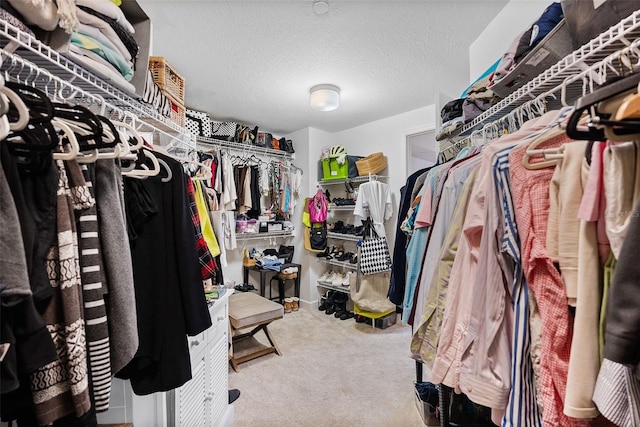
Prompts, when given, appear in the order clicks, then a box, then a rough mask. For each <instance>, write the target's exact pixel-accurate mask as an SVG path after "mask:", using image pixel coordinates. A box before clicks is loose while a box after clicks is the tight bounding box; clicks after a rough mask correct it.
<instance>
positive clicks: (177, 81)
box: [149, 56, 184, 105]
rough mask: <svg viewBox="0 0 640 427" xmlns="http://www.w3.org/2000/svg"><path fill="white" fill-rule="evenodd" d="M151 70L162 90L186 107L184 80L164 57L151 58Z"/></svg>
mask: <svg viewBox="0 0 640 427" xmlns="http://www.w3.org/2000/svg"><path fill="white" fill-rule="evenodd" d="M149 69H150V70H151V73H152V74H153V80H155V82H156V83H158V85H160V88H161V89H162V90H164V91H165V92H166V93H168V94H169V95H171V97H172V98H173V99H175V100H176V101H177V102H178V103H180V104H182V105H184V78H182V76H181V75H180V74H178V72H177V71H176V70H175V69H174V68H173V67H172V66H171V65H169V63H168V62H167V61H166V59H164V58H163V57H162V56H150V57H149Z"/></svg>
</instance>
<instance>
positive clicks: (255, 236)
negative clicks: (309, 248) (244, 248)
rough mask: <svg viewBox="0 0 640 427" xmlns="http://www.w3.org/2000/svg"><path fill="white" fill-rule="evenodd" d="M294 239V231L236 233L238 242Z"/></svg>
mask: <svg viewBox="0 0 640 427" xmlns="http://www.w3.org/2000/svg"><path fill="white" fill-rule="evenodd" d="M289 237H293V231H269V232H267V233H236V239H238V240H262V239H265V240H268V239H274V238H275V239H286V238H289Z"/></svg>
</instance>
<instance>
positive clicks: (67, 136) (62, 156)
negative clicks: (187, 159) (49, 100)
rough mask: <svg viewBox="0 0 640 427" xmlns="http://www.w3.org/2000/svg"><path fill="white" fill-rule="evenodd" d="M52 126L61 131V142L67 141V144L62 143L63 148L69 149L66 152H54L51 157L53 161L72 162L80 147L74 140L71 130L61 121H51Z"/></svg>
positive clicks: (74, 136)
mask: <svg viewBox="0 0 640 427" xmlns="http://www.w3.org/2000/svg"><path fill="white" fill-rule="evenodd" d="M52 124H53V125H54V126H55V127H57V128H58V129H60V130H62V133H63V139H62V140H61V141H64V140H66V141H68V144H64V143H62V146H63V147H69V150H68V151H66V152H62V153H59V152H54V153H53V154H52V157H53V159H54V160H73V159H76V157H77V156H78V153H79V152H80V146H79V144H78V140H77V139H76V135H75V133H74V132H73V130H71V128H70V127H69V126H67V124H66V123H64V121H62V120H57V119H53V121H52Z"/></svg>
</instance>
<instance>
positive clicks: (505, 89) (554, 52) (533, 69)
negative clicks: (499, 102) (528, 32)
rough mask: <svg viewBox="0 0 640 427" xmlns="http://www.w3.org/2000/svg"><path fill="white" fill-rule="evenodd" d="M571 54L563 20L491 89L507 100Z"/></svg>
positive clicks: (571, 44) (571, 49) (566, 29)
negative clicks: (513, 93)
mask: <svg viewBox="0 0 640 427" xmlns="http://www.w3.org/2000/svg"><path fill="white" fill-rule="evenodd" d="M571 52H573V43H572V41H571V36H570V34H569V29H568V28H567V24H566V20H564V19H563V20H562V21H560V23H559V24H558V25H556V27H555V28H554V29H553V30H551V31H550V32H549V34H547V36H546V37H545V38H544V39H542V41H541V42H540V43H539V44H538V45H537V46H536V47H534V48H533V50H532V51H531V52H529V53H528V54H527V56H525V57H524V58H522V60H520V63H518V65H516V66H515V68H514V69H513V70H511V71H510V72H509V74H507V75H506V76H505V77H504V78H503V79H501V80H500V81H498V82H496V83H495V84H494V85H493V86H491V87H490V88H489V89H491V90H492V91H493V93H495V94H496V95H498V96H499V97H501V98H506V97H507V96H509V95H510V94H511V93H512V92H514V91H516V90H517V89H519V88H521V87H522V86H524V85H525V84H526V83H528V82H530V81H531V80H533V79H534V78H536V77H537V76H538V75H539V74H541V73H542V72H544V71H545V70H547V69H549V68H551V67H552V66H553V65H555V64H556V63H557V62H558V61H560V60H561V59H562V58H564V57H565V56H567V55H568V54H570V53H571Z"/></svg>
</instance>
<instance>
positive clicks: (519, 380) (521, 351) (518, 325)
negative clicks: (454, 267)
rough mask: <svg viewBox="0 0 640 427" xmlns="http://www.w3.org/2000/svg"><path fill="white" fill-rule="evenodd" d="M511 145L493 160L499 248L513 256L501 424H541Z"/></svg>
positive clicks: (531, 426)
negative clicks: (509, 338)
mask: <svg viewBox="0 0 640 427" xmlns="http://www.w3.org/2000/svg"><path fill="white" fill-rule="evenodd" d="M510 152H511V148H506V149H504V150H502V151H500V152H499V153H498V154H497V155H496V156H495V157H494V160H493V180H494V183H495V186H496V192H497V194H498V198H499V200H500V201H501V203H500V208H501V210H502V217H501V220H502V221H503V222H504V223H503V227H502V229H503V236H502V247H501V251H502V253H503V254H504V255H505V256H508V257H510V258H511V259H513V266H514V270H513V282H512V283H511V287H510V292H511V303H512V304H513V309H514V318H513V341H512V357H511V392H510V393H509V402H508V403H507V409H506V411H505V415H504V417H503V419H502V427H512V426H513V427H515V426H520V427H534V426H535V427H537V426H541V425H542V417H541V414H540V410H539V408H538V405H537V403H536V387H535V381H534V376H533V362H532V361H531V355H530V353H529V349H530V346H531V336H530V334H529V287H528V285H527V281H526V279H525V278H524V275H523V272H522V264H521V257H520V238H519V236H518V226H517V224H516V218H515V211H514V209H513V200H512V199H511V182H510V180H509V153H510Z"/></svg>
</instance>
